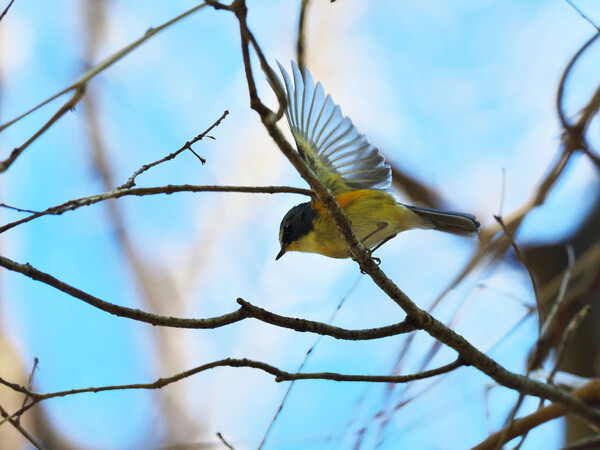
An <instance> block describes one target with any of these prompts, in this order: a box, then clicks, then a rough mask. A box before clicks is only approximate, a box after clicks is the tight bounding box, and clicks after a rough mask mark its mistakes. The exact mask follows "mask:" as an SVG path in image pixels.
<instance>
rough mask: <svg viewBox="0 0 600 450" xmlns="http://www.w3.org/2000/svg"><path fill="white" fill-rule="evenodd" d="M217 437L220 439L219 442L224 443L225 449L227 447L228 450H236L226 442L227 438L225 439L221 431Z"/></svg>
mask: <svg viewBox="0 0 600 450" xmlns="http://www.w3.org/2000/svg"><path fill="white" fill-rule="evenodd" d="M217 437H218V438H219V440H220V441H221V443H222V444H223V445H224V446H225V447H227V448H229V449H231V450H235V449H234V448H233V447H232V446H231V444H230V443H229V442H227V441H226V440H225V438H224V437H223V435H222V434H221V432H220V431H218V432H217Z"/></svg>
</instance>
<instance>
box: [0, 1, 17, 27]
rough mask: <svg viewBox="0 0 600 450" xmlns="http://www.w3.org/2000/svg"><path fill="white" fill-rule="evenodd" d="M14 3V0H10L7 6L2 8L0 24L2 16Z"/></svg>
mask: <svg viewBox="0 0 600 450" xmlns="http://www.w3.org/2000/svg"><path fill="white" fill-rule="evenodd" d="M14 2H15V0H10V3H9V4H8V6H7V7H6V8H4V11H2V14H0V22H1V21H2V19H4V16H5V15H6V13H7V12H8V10H9V9H10V7H11V6H12V4H13V3H14Z"/></svg>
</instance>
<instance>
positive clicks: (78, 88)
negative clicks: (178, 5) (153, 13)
mask: <svg viewBox="0 0 600 450" xmlns="http://www.w3.org/2000/svg"><path fill="white" fill-rule="evenodd" d="M205 6H206V4H204V3H202V4H200V5H198V6H195V7H194V8H191V9H189V10H187V11H186V12H184V13H183V14H180V15H179V16H177V17H175V18H173V19H171V20H169V21H168V22H165V23H164V24H162V25H160V26H158V27H156V28H149V29H148V30H147V31H146V33H145V34H144V36H142V37H141V38H139V39H138V40H136V41H135V42H132V43H131V44H129V45H128V46H126V47H124V48H122V49H121V50H119V51H118V52H116V53H114V54H113V55H111V56H109V57H108V58H106V59H105V60H104V61H102V62H101V63H99V64H98V65H96V66H95V67H93V68H91V69H90V70H88V71H87V72H86V73H84V74H83V75H82V76H81V78H79V79H78V80H77V81H76V82H75V83H73V84H72V85H70V86H68V87H67V88H65V89H63V90H62V91H60V92H58V93H57V94H55V95H53V96H52V97H50V98H49V99H47V100H44V101H43V102H42V103H40V104H39V105H37V106H35V107H33V108H31V109H30V110H29V111H27V112H25V113H23V114H21V115H20V116H18V117H16V118H15V119H13V120H11V121H10V122H7V123H5V124H4V125H0V132H2V131H3V130H4V129H6V128H8V127H9V126H11V125H13V124H14V123H16V122H18V121H19V120H21V119H23V118H24V117H26V116H28V115H29V114H31V113H32V112H34V111H37V110H38V109H40V108H41V107H42V106H45V105H47V104H48V103H50V102H52V101H53V100H55V99H57V98H59V97H62V96H63V95H64V94H66V93H68V92H71V91H74V94H73V97H71V98H70V99H69V100H68V101H67V102H66V103H65V104H64V105H63V106H62V107H61V108H60V109H59V110H58V111H57V112H56V113H55V114H54V115H53V116H52V118H51V119H50V120H49V121H48V122H46V123H45V124H44V125H43V126H42V127H41V128H40V129H39V130H38V131H37V132H36V133H35V134H34V135H33V136H32V137H31V138H29V139H28V140H27V141H26V142H25V143H24V144H23V145H21V146H20V147H17V148H15V149H14V150H13V151H12V152H11V153H10V155H9V156H8V158H6V159H5V160H3V161H0V173H2V172H5V171H6V170H7V169H8V168H9V167H10V166H11V165H12V164H13V163H14V162H15V160H16V159H17V158H18V157H19V155H20V154H21V153H23V151H25V149H26V148H27V147H29V145H31V143H32V142H34V141H35V140H36V139H37V138H38V137H40V136H41V135H42V134H43V133H44V132H45V131H46V130H48V128H50V127H51V126H52V125H53V124H54V123H55V122H56V121H57V120H58V119H60V118H61V117H62V116H63V115H64V114H65V113H66V112H67V111H70V110H72V109H73V108H75V105H77V103H78V102H79V100H81V98H82V97H83V93H84V91H85V87H86V85H87V82H88V81H90V80H91V79H92V78H94V77H95V76H96V75H98V74H99V73H101V72H103V71H104V70H105V69H107V68H109V67H110V66H112V65H113V64H114V63H116V62H117V61H119V60H121V59H122V58H124V57H125V56H127V55H128V54H129V53H131V52H132V51H133V50H135V49H136V48H138V47H139V46H140V45H142V44H143V43H144V42H146V41H147V40H149V39H150V38H152V37H153V36H155V35H156V34H158V33H159V32H161V31H163V30H164V29H166V28H168V27H170V26H171V25H173V24H174V23H177V22H179V21H180V20H181V19H183V18H185V17H187V16H189V15H191V14H193V13H195V12H196V11H199V10H200V9H202V8H204V7H205Z"/></svg>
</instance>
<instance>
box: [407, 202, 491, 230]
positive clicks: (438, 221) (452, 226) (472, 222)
mask: <svg viewBox="0 0 600 450" xmlns="http://www.w3.org/2000/svg"><path fill="white" fill-rule="evenodd" d="M404 206H406V207H407V208H408V209H410V210H411V211H412V212H414V213H415V214H417V215H418V216H419V217H420V218H421V219H423V220H424V222H425V227H424V228H433V229H434V230H440V231H445V232H447V233H452V234H458V235H461V236H468V235H470V234H473V233H476V232H477V231H478V230H479V225H480V224H479V222H478V221H477V219H476V218H475V216H472V215H471V214H465V213H457V212H451V211H439V210H437V209H430V208H419V207H417V206H409V205H404Z"/></svg>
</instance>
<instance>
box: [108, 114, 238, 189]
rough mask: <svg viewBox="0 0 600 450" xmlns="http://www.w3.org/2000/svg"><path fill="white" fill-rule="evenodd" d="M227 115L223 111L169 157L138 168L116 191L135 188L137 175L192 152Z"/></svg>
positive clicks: (203, 160) (203, 161)
mask: <svg viewBox="0 0 600 450" xmlns="http://www.w3.org/2000/svg"><path fill="white" fill-rule="evenodd" d="M228 114H229V111H227V110H225V112H224V113H223V115H222V116H221V117H219V118H218V119H217V121H216V122H215V123H213V124H212V125H211V126H210V127H208V128H207V129H206V130H205V131H204V132H202V133H200V134H199V135H198V136H196V137H195V138H194V139H192V140H191V141H188V142H186V143H185V144H184V145H183V147H181V148H180V149H179V150H177V151H176V152H173V153H171V154H170V155H167V156H165V157H164V158H161V159H159V160H158V161H154V162H152V163H150V164H145V165H143V166H142V167H140V168H139V169H138V170H136V171H135V172H134V174H133V175H131V177H129V179H128V180H127V182H125V183H124V184H122V185H121V186H119V187H118V188H117V189H129V188H132V187H133V186H135V179H136V177H137V176H138V175H140V174H141V173H143V172H145V171H147V170H148V169H151V168H152V167H154V166H157V165H159V164H162V163H164V162H165V161H169V160H171V159H173V158H175V157H176V156H177V155H179V154H180V153H181V152H183V151H185V150H190V151H192V152H194V151H193V150H192V145H193V144H195V143H196V142H198V141H200V140H202V138H204V136H206V135H207V134H208V133H210V131H211V130H212V129H213V128H215V127H217V126H219V125H220V123H221V122H222V121H223V119H225V117H227V115H228ZM194 154H195V155H196V152H194ZM196 156H198V155H196ZM198 158H200V161H201V162H202V164H204V163H205V162H206V160H205V159H204V158H201V157H200V156H198Z"/></svg>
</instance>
